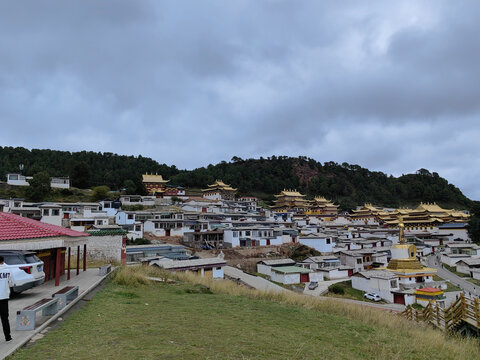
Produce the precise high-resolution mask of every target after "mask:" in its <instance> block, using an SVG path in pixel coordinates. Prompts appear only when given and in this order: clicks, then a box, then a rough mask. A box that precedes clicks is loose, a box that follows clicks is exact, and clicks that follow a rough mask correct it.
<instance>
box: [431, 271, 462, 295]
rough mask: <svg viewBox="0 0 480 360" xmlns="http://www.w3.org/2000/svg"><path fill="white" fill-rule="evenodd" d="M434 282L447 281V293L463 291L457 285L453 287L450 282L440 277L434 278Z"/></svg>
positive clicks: (435, 276)
mask: <svg viewBox="0 0 480 360" xmlns="http://www.w3.org/2000/svg"><path fill="white" fill-rule="evenodd" d="M433 281H445V283H446V284H447V289H446V290H445V292H451V291H462V289H461V288H459V287H458V286H457V285H453V284H452V283H451V282H450V281H446V280H445V279H443V278H441V277H440V276H438V275H434V276H433Z"/></svg>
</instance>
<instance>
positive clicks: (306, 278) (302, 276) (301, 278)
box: [300, 273, 310, 283]
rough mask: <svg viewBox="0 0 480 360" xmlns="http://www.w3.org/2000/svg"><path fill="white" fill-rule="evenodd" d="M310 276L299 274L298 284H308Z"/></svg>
mask: <svg viewBox="0 0 480 360" xmlns="http://www.w3.org/2000/svg"><path fill="white" fill-rule="evenodd" d="M309 275H310V274H308V273H307V274H300V282H301V283H307V282H310V280H309V279H310V276H309Z"/></svg>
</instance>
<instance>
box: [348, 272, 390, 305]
mask: <svg viewBox="0 0 480 360" xmlns="http://www.w3.org/2000/svg"><path fill="white" fill-rule="evenodd" d="M352 287H353V288H354V289H358V290H362V291H365V292H367V293H370V292H374V293H376V294H378V295H379V296H380V297H381V298H382V299H384V300H386V301H388V302H391V303H393V291H396V290H399V284H398V276H397V275H395V274H394V273H392V272H390V271H387V270H370V271H360V272H358V273H356V274H355V275H353V276H352Z"/></svg>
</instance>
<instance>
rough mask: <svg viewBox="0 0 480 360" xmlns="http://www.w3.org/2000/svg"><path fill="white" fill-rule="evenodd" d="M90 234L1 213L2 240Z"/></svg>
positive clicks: (0, 233)
mask: <svg viewBox="0 0 480 360" xmlns="http://www.w3.org/2000/svg"><path fill="white" fill-rule="evenodd" d="M88 235H89V234H87V233H84V232H80V231H75V230H71V229H67V228H64V227H61V226H57V225H51V224H46V223H42V222H40V221H37V220H33V219H29V218H26V217H22V216H19V215H15V214H11V213H0V240H16V239H34V238H45V237H57V236H68V237H78V236H88Z"/></svg>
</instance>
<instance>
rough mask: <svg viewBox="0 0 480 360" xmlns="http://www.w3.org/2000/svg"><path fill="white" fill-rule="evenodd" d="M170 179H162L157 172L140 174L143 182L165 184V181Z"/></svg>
mask: <svg viewBox="0 0 480 360" xmlns="http://www.w3.org/2000/svg"><path fill="white" fill-rule="evenodd" d="M169 181H170V180H164V179H163V177H162V175H158V174H155V175H153V174H148V173H146V174H143V175H142V182H144V183H161V184H166V183H167V182H169Z"/></svg>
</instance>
